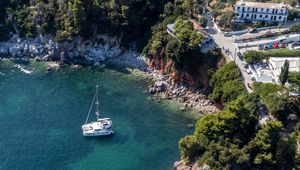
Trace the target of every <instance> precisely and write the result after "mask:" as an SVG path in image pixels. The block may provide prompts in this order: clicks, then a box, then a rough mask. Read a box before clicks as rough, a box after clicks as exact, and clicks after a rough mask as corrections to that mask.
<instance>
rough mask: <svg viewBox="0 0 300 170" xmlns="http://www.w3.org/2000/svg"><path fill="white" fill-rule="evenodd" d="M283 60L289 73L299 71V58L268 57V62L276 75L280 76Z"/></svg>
mask: <svg viewBox="0 0 300 170" xmlns="http://www.w3.org/2000/svg"><path fill="white" fill-rule="evenodd" d="M285 60H287V61H288V62H289V71H290V72H298V71H300V57H270V58H269V62H270V64H271V65H272V67H273V68H274V71H275V72H276V74H278V75H279V74H280V72H281V67H283V64H284V62H285Z"/></svg>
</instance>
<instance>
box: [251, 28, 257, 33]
mask: <svg viewBox="0 0 300 170" xmlns="http://www.w3.org/2000/svg"><path fill="white" fill-rule="evenodd" d="M249 33H257V29H256V28H253V29H251V30H250V31H249Z"/></svg>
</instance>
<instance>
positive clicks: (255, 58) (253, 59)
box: [244, 48, 300, 64]
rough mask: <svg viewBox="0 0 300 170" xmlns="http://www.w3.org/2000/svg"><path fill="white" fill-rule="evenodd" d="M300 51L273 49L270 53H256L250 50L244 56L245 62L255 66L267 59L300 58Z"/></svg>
mask: <svg viewBox="0 0 300 170" xmlns="http://www.w3.org/2000/svg"><path fill="white" fill-rule="evenodd" d="M299 56H300V50H289V49H286V48H285V49H271V50H268V51H254V50H250V51H247V52H246V53H245V54H244V57H245V60H246V62H247V63H249V64H254V63H257V62H260V61H262V60H263V59H267V58H269V57H299Z"/></svg>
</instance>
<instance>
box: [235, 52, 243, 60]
mask: <svg viewBox="0 0 300 170" xmlns="http://www.w3.org/2000/svg"><path fill="white" fill-rule="evenodd" d="M236 55H237V56H238V57H239V59H240V60H241V59H242V58H243V54H242V53H241V52H237V53H236Z"/></svg>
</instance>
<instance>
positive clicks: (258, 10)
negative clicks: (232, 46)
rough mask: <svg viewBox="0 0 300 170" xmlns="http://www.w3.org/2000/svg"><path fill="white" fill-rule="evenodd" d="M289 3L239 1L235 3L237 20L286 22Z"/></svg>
mask: <svg viewBox="0 0 300 170" xmlns="http://www.w3.org/2000/svg"><path fill="white" fill-rule="evenodd" d="M287 16H288V5H287V4H284V3H279V4H278V3H263V2H246V1H243V0H241V1H237V2H236V4H235V18H236V20H249V21H270V22H271V21H273V22H275V21H277V22H286V21H287Z"/></svg>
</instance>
